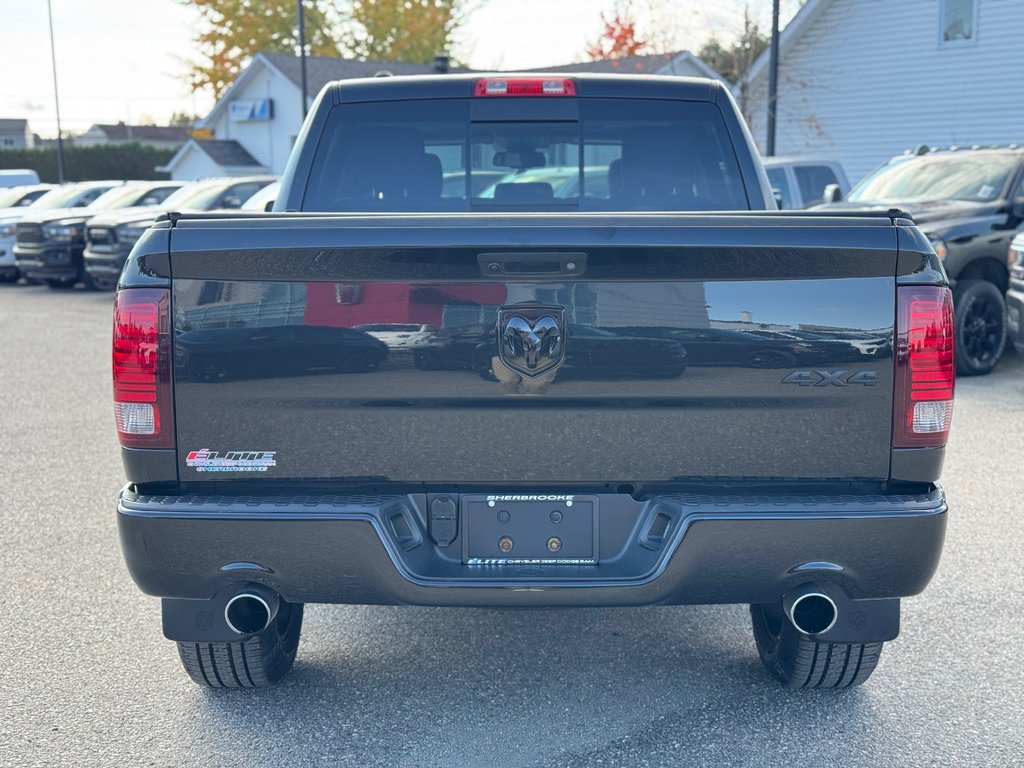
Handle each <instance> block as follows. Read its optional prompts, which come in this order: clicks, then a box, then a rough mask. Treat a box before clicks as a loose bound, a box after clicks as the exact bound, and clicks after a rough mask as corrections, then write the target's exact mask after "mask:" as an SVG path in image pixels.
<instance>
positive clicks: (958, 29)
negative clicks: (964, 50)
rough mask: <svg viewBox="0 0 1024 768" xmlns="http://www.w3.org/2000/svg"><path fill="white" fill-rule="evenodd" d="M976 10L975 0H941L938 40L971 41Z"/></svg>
mask: <svg viewBox="0 0 1024 768" xmlns="http://www.w3.org/2000/svg"><path fill="white" fill-rule="evenodd" d="M977 11H978V2H977V0H941V3H940V11H939V14H940V19H939V24H940V27H939V40H940V41H941V42H942V44H943V45H948V44H956V43H969V42H973V41H974V39H975V27H976V24H977V20H978V16H977Z"/></svg>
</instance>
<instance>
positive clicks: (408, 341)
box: [353, 323, 437, 352]
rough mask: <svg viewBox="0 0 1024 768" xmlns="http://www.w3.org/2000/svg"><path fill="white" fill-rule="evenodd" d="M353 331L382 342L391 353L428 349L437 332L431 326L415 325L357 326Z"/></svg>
mask: <svg viewBox="0 0 1024 768" xmlns="http://www.w3.org/2000/svg"><path fill="white" fill-rule="evenodd" d="M353 330H356V331H363V332H365V333H368V334H370V335H371V336H373V338H375V339H377V340H378V341H383V342H384V343H385V344H386V345H387V348H388V349H389V350H390V351H392V352H401V351H411V350H414V349H422V348H423V347H428V346H430V343H431V341H432V340H433V339H434V334H435V333H436V332H437V329H436V328H434V326H432V325H418V324H416V323H369V324H367V325H357V326H355V327H354V329H353Z"/></svg>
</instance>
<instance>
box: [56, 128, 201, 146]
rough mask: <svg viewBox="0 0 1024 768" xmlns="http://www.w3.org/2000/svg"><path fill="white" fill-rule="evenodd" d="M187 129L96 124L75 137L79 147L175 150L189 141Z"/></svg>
mask: <svg viewBox="0 0 1024 768" xmlns="http://www.w3.org/2000/svg"><path fill="white" fill-rule="evenodd" d="M189 135H190V133H189V130H188V128H183V127H180V126H174V125H128V124H126V123H114V124H110V125H107V124H103V123H96V124H95V125H92V126H90V127H89V130H87V131H86V132H85V133H83V134H82V135H81V136H77V137H75V144H76V145H77V146H80V147H96V146H105V145H109V144H145V145H147V146H150V147H155V148H157V149H177V148H178V147H180V146H182V145H183V144H184V143H185V142H186V141H188V139H189Z"/></svg>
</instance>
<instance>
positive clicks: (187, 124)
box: [167, 112, 198, 128]
mask: <svg viewBox="0 0 1024 768" xmlns="http://www.w3.org/2000/svg"><path fill="white" fill-rule="evenodd" d="M197 119H198V118H197V117H196V116H195V115H190V114H189V113H188V112H172V113H171V116H170V117H169V118H168V119H167V124H168V125H173V126H174V127H175V128H191V127H192V126H193V124H194V123H195V121H196V120H197Z"/></svg>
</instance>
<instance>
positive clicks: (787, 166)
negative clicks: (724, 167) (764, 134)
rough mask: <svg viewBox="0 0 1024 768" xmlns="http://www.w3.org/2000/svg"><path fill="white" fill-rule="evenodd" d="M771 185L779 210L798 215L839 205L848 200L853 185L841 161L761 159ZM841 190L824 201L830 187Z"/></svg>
mask: <svg viewBox="0 0 1024 768" xmlns="http://www.w3.org/2000/svg"><path fill="white" fill-rule="evenodd" d="M762 162H763V163H764V169H765V171H766V172H767V173H768V181H769V182H770V183H771V187H772V190H773V191H774V192H775V193H776V195H777V196H778V198H777V199H778V200H779V202H780V203H781V205H780V206H779V207H780V208H782V210H784V211H795V210H799V209H801V208H810V207H811V206H812V205H821V204H822V203H823V202H826V203H827V202H836V201H837V200H842V199H843V198H845V197H846V194H847V193H848V192H849V191H850V182H849V181H847V179H846V172H845V171H844V170H843V166H842V165H840V163H839V161H838V160H829V159H824V158H816V157H765V158H762ZM832 186H835V187H838V189H837V190H835V192H833V193H832V194H833V195H838V196H837V197H835V196H834V197H833V198H832V199H830V200H826V199H825V191H826V188H828V187H832Z"/></svg>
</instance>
